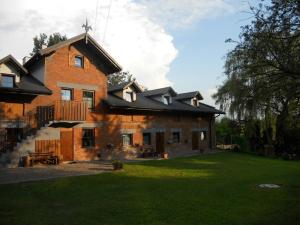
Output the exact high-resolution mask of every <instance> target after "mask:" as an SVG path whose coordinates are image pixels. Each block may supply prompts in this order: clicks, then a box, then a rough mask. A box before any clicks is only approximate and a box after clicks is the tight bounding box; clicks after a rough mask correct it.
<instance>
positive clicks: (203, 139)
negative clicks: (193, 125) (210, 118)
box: [200, 131, 207, 141]
mask: <svg viewBox="0 0 300 225" xmlns="http://www.w3.org/2000/svg"><path fill="white" fill-rule="evenodd" d="M206 138H207V134H206V131H201V132H200V140H201V141H205V140H206Z"/></svg>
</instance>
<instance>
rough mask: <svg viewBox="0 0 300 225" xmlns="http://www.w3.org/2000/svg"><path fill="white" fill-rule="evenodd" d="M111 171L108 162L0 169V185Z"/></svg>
mask: <svg viewBox="0 0 300 225" xmlns="http://www.w3.org/2000/svg"><path fill="white" fill-rule="evenodd" d="M112 169H113V168H112V165H111V163H110V162H101V161H95V162H76V163H61V164H59V165H57V166H53V165H52V166H47V165H36V166H34V167H27V168H23V167H18V168H0V184H10V183H20V182H28V181H37V180H48V179H55V178H60V177H71V176H82V175H93V174H99V173H104V172H110V171H112Z"/></svg>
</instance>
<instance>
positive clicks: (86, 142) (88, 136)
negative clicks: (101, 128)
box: [82, 128, 95, 148]
mask: <svg viewBox="0 0 300 225" xmlns="http://www.w3.org/2000/svg"><path fill="white" fill-rule="evenodd" d="M94 146H95V129H94V128H84V129H82V147H83V148H85V147H94Z"/></svg>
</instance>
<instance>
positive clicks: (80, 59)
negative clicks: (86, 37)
mask: <svg viewBox="0 0 300 225" xmlns="http://www.w3.org/2000/svg"><path fill="white" fill-rule="evenodd" d="M75 66H76V67H80V68H83V56H80V55H77V56H75Z"/></svg>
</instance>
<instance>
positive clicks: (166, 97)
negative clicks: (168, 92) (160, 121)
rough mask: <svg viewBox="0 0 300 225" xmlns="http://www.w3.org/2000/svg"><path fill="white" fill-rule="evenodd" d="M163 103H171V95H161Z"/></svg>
mask: <svg viewBox="0 0 300 225" xmlns="http://www.w3.org/2000/svg"><path fill="white" fill-rule="evenodd" d="M163 101H164V104H166V105H169V104H170V103H171V97H170V96H163Z"/></svg>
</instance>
